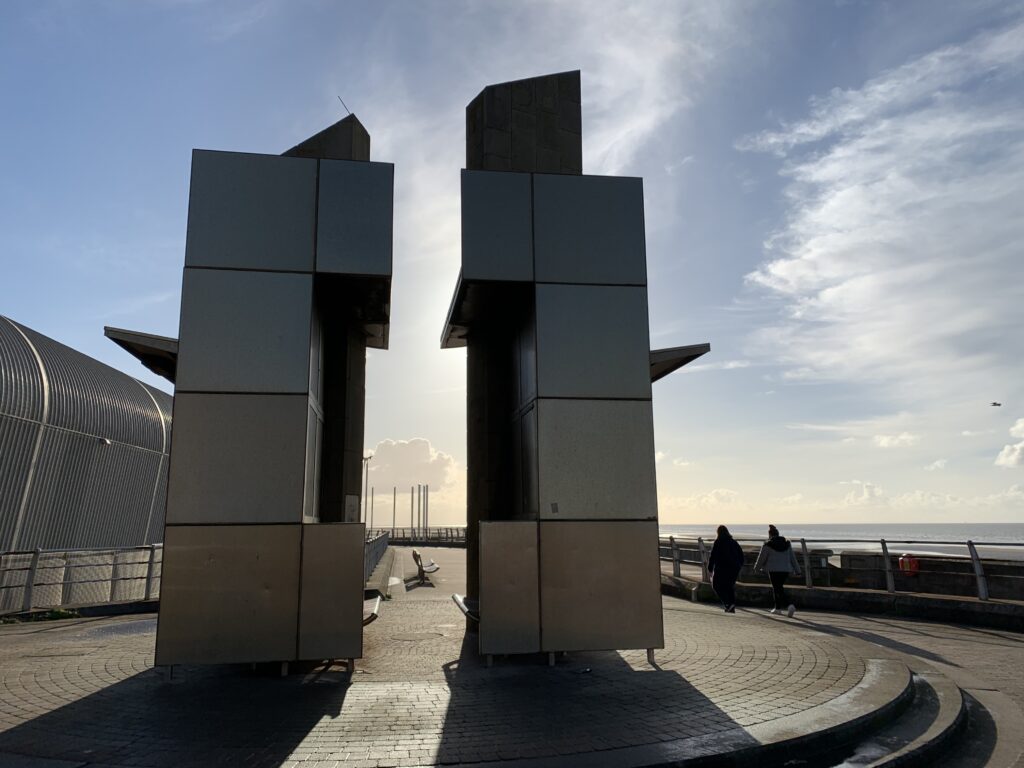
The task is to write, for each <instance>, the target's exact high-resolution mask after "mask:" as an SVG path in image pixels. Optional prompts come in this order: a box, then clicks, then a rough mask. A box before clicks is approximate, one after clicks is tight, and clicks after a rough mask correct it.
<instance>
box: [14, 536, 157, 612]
mask: <svg viewBox="0 0 1024 768" xmlns="http://www.w3.org/2000/svg"><path fill="white" fill-rule="evenodd" d="M162 563H163V545H162V544H151V545H149V546H141V547H108V548H104V549H35V550H22V551H12V552H0V615H2V614H7V613H21V612H26V611H31V610H33V609H36V608H65V607H71V606H80V605H97V604H101V603H120V602H131V601H137V600H151V599H155V598H157V597H159V596H160V573H161V566H162Z"/></svg>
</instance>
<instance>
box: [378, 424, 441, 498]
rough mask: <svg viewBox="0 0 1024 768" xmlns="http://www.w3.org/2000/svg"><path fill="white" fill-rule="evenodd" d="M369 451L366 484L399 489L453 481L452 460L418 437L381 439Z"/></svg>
mask: <svg viewBox="0 0 1024 768" xmlns="http://www.w3.org/2000/svg"><path fill="white" fill-rule="evenodd" d="M368 452H369V451H368ZM372 453H373V458H372V459H371V460H370V465H369V483H370V485H371V486H374V487H376V488H377V489H378V490H380V489H388V490H389V491H390V489H391V488H392V487H397V488H398V489H399V491H401V490H403V489H405V490H408V489H409V487H410V486H414V485H429V486H430V487H431V489H440V488H442V487H443V486H446V485H450V484H451V483H452V482H453V481H454V479H455V474H456V470H457V467H458V465H457V464H456V462H455V459H453V458H452V457H451V456H449V455H448V454H447V453H442V452H441V451H438V450H436V449H435V448H434V447H433V446H432V445H431V444H430V441H429V440H425V439H423V438H421V437H416V438H413V439H411V440H381V441H380V442H379V443H377V447H376V448H374V449H373V451H372Z"/></svg>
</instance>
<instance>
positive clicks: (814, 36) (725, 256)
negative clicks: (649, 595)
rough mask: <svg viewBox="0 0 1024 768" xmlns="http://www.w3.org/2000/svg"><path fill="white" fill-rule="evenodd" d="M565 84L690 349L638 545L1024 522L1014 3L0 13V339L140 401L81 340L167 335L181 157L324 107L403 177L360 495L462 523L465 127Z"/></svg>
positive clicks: (664, 420)
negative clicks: (7, 333) (521, 84)
mask: <svg viewBox="0 0 1024 768" xmlns="http://www.w3.org/2000/svg"><path fill="white" fill-rule="evenodd" d="M567 69H580V70H582V86H583V132H584V158H583V160H584V172H586V173H595V174H622V175H630V176H643V177H644V185H645V197H646V219H647V245H648V260H649V275H650V283H651V284H650V308H651V334H652V345H654V346H675V345H678V344H688V343H695V342H701V341H710V342H711V344H712V354H711V355H709V356H707V357H706V358H704V359H703V360H702V361H700V363H699V364H695V365H693V366H691V367H690V368H687V369H684V370H683V371H681V372H679V373H677V374H675V375H673V376H671V377H669V378H668V379H665V380H663V381H662V382H659V383H658V384H656V385H655V388H654V392H655V429H656V441H657V450H658V457H659V458H658V486H659V500H660V508H661V517H662V520H663V521H664V522H670V523H672V522H678V523H687V522H718V521H722V522H732V523H741V522H762V521H764V520H767V519H769V518H770V519H772V520H774V521H777V522H847V521H849V522H853V521H890V522H933V521H935V522H939V521H957V522H959V521H964V522H970V521H1021V520H1024V375H1022V374H1024V363H1022V359H1024V355H1022V352H1024V343H1022V330H1021V329H1022V328H1024V281H1022V280H1021V275H1022V269H1021V266H1020V264H1021V259H1022V257H1024V253H1022V251H1024V202H1022V201H1024V192H1022V190H1024V73H1022V69H1024V4H1021V3H1012V2H1010V3H1008V2H1000V3H984V2H974V3H960V2H956V3H955V2H931V1H929V2H899V3H883V2H854V1H850V2H836V3H825V2H810V1H809V0H808V1H806V2H784V1H782V0H779V1H778V2H765V3H757V2H753V1H745V2H736V3H733V2H724V1H723V2H714V3H712V2H682V1H681V0H674V1H673V2H665V3H655V2H648V3H645V2H626V3H606V2H593V1H588V2H561V3H534V2H516V3H511V2H509V3H494V2H466V3H459V2H444V3H442V2H417V3H413V2H379V3H328V2H269V1H268V2H250V3H233V2H204V1H203V0H178V1H172V0H165V1H163V2H142V1H140V2H131V3H129V2H99V1H96V2H70V1H69V2H22V3H19V2H7V3H4V4H3V5H0V92H2V93H3V95H4V109H3V119H2V120H0V259H2V264H3V270H2V273H0V313H2V314H5V315H8V316H10V317H12V318H14V319H15V320H18V321H19V322H22V323H25V324H26V325H29V326H30V327H33V328H35V329H37V330H39V331H41V332H42V333H45V334H47V335H50V336H52V337H54V338H56V339H58V340H60V341H62V342H64V343H66V344H68V345H70V346H72V347H74V348H76V349H79V350H81V351H83V352H85V353H87V354H90V355H92V356H94V357H97V358H99V359H101V360H104V361H105V362H108V363H109V364H111V365H114V366H115V367H118V368H120V369H122V370H124V371H126V372H128V373H130V374H132V375H135V376H137V377H139V378H142V379H144V380H146V381H151V382H153V383H156V384H157V385H165V383H163V384H162V383H161V381H160V380H158V379H157V380H154V379H153V378H152V377H149V376H148V375H147V374H146V372H145V371H144V370H143V369H142V368H141V367H140V366H138V365H137V364H136V363H135V361H134V360H133V359H132V358H130V357H129V356H128V355H127V354H125V353H124V352H122V351H120V350H119V349H118V348H116V347H115V346H114V345H113V344H111V343H110V342H109V341H107V340H105V339H104V338H103V336H102V327H103V326H104V325H114V326H120V327H128V328H134V329H138V330H143V331H149V332H153V333H160V334H165V335H169V336H175V335H177V323H178V303H179V299H180V283H181V269H182V263H183V255H184V240H185V228H186V214H187V204H188V179H189V162H190V152H191V149H192V148H193V147H202V148H209V149H225V150H241V151H250V152H265V153H274V154H276V153H280V152H281V151H283V150H285V149H287V148H288V147H290V146H292V145H293V144H295V143H297V142H298V141H300V140H301V139H303V138H305V137H307V136H309V135H311V134H313V133H315V132H316V131H318V130H320V129H321V128H323V127H325V126H326V125H328V124H330V123H331V122H333V121H335V120H337V119H339V118H340V117H342V116H343V115H344V111H343V110H342V109H341V106H340V104H339V103H338V98H337V97H338V96H339V95H340V96H341V97H342V98H344V100H345V102H346V103H347V104H348V106H349V107H350V108H351V109H353V110H354V111H355V112H356V113H357V114H358V115H359V117H360V119H361V120H362V121H363V123H364V124H365V125H366V126H367V128H368V130H369V131H370V133H371V135H372V137H373V157H374V159H375V160H381V161H388V162H394V163H395V164H396V174H395V184H396V189H395V195H396V199H395V233H396V238H395V267H394V270H395V271H394V287H393V295H392V327H391V349H390V350H389V351H387V352H373V353H371V356H370V360H369V366H368V381H367V386H368V390H369V392H370V394H371V396H370V399H369V400H368V403H367V431H366V445H367V448H368V449H370V450H377V451H378V458H377V460H376V461H375V462H371V467H372V471H371V473H370V475H371V483H372V484H373V485H374V486H375V487H376V488H378V489H380V488H387V489H388V494H387V495H388V496H390V488H391V486H392V485H393V484H397V485H399V486H403V487H405V488H408V486H409V485H410V484H413V483H417V482H428V483H430V484H431V486H432V488H433V489H434V491H433V494H432V497H431V502H432V507H431V509H432V512H433V513H434V516H433V517H432V519H435V520H436V521H437V522H457V521H458V520H459V519H460V518H461V516H462V514H463V512H462V510H463V508H464V492H465V461H466V456H465V450H466V448H465V437H464V426H465V362H464V353H463V352H461V351H453V350H449V351H442V350H440V349H438V337H439V334H440V329H441V325H442V323H443V320H444V317H445V312H446V309H447V306H448V302H449V299H450V295H451V290H452V287H453V285H454V281H455V277H456V274H457V272H458V265H459V239H458V233H459V211H460V207H459V197H458V183H459V182H458V179H459V169H460V168H461V167H462V165H463V163H464V144H463V138H464V129H465V128H464V108H465V105H466V103H468V102H469V100H470V99H472V97H473V96H475V95H476V93H477V92H479V90H480V89H481V88H482V87H483V86H484V85H486V84H489V83H495V82H503V81H507V80H512V79H516V78H521V77H528V76H534V75H539V74H544V73H547V72H555V71H562V70H567ZM165 388H166V386H165ZM992 400H997V401H1000V402H1002V403H1003V406H1002V407H1000V408H993V407H990V406H989V405H988V403H989V402H990V401H992ZM380 502H381V503H382V504H383V505H384V506H385V507H387V508H389V507H390V499H388V500H387V501H386V502H385V501H384V498H383V497H381V499H380Z"/></svg>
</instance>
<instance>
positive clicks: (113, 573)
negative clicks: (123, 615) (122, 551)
mask: <svg viewBox="0 0 1024 768" xmlns="http://www.w3.org/2000/svg"><path fill="white" fill-rule="evenodd" d="M115 597H117V550H112V551H111V553H110V597H109V598H107V602H108V603H112V602H114V598H115Z"/></svg>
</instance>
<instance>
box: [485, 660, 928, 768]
mask: <svg viewBox="0 0 1024 768" xmlns="http://www.w3.org/2000/svg"><path fill="white" fill-rule="evenodd" d="M864 663H865V673H864V677H863V678H862V679H861V681H860V682H859V683H858V684H857V685H855V686H854V687H853V688H851V689H850V690H849V691H847V692H846V693H844V694H843V695H842V696H839V697H837V698H835V699H833V700H831V701H829V702H826V703H825V704H821V705H820V706H817V707H813V708H811V709H808V710H805V711H804V712H801V713H799V714H795V715H789V716H787V717H781V718H778V719H775V720H771V721H769V722H765V723H759V724H757V725H753V726H750V727H747V728H739V727H737V728H730V729H729V730H726V731H721V732H719V733H715V734H707V735H703V736H694V737H690V738H685V739H677V740H674V741H666V742H662V743H661V744H652V745H648V746H643V747H625V748H622V749H610V750H604V751H601V752H592V753H588V754H585V755H566V756H563V757H560V758H558V759H557V760H552V759H543V758H542V759H522V760H509V761H504V762H503V763H502V765H503V768H540V766H543V767H544V768H584V767H585V768H640V767H641V766H642V767H644V768H653V767H654V766H672V767H673V768H683V767H685V768H691V767H693V768H695V767H696V766H701V768H704V767H705V766H719V765H721V766H730V768H738V767H740V766H750V767H751V768H754V767H756V768H769V767H770V766H783V765H786V766H808V765H816V766H819V765H824V764H826V758H825V757H824V756H825V755H828V754H832V753H834V752H835V749H836V747H837V746H841V745H843V744H851V743H856V742H857V741H858V740H860V739H863V738H866V737H867V735H868V734H869V733H871V732H873V731H875V730H877V729H879V728H881V727H883V725H884V724H885V723H886V722H889V721H891V720H892V719H894V718H897V717H899V715H900V714H901V713H902V712H903V711H904V710H905V709H906V708H907V706H908V705H909V704H910V703H911V702H912V701H913V698H914V685H913V680H912V678H911V674H910V670H909V669H908V668H907V667H906V666H905V665H904V664H902V663H900V662H898V661H895V660H892V659H865V660H864ZM483 765H484V764H480V766H483ZM488 765H490V766H493V765H494V764H493V763H491V764H488Z"/></svg>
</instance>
